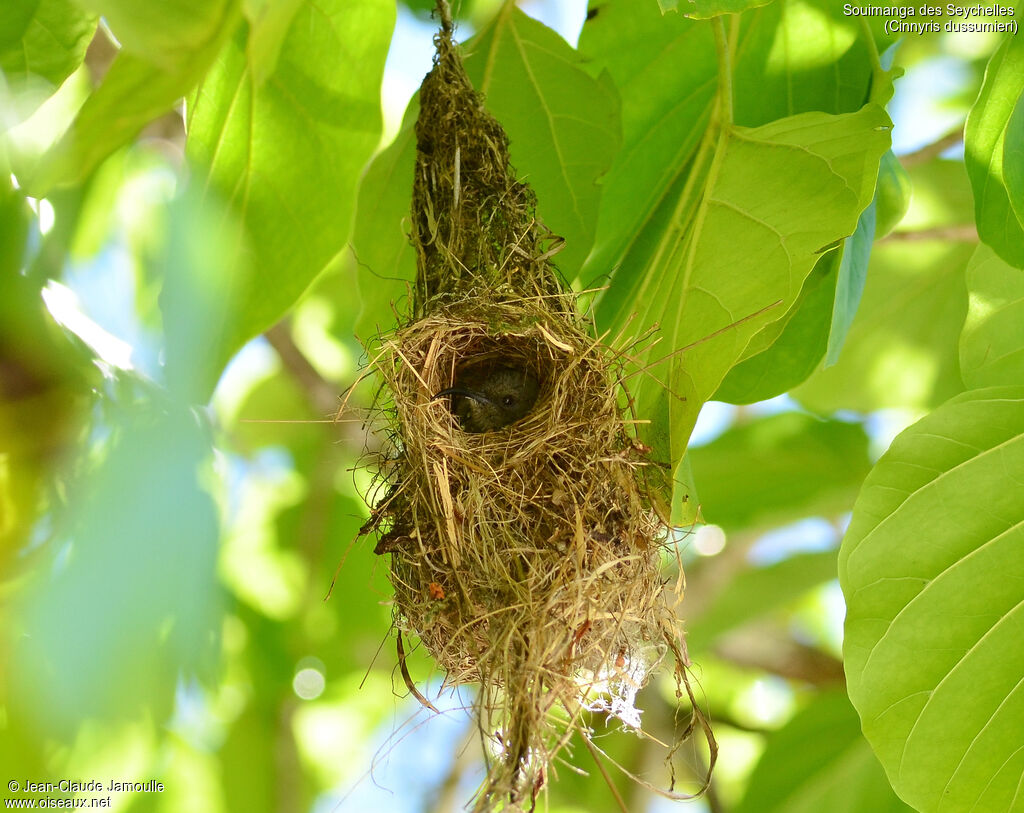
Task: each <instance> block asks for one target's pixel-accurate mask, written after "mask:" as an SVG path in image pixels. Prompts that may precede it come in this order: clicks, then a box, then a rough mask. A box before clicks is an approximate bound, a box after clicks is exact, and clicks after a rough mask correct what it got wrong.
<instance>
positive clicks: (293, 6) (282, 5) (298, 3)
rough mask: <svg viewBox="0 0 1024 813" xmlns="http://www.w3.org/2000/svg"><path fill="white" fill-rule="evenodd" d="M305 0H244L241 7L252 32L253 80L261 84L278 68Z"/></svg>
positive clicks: (251, 60) (249, 50) (250, 44)
mask: <svg viewBox="0 0 1024 813" xmlns="http://www.w3.org/2000/svg"><path fill="white" fill-rule="evenodd" d="M304 2H305V0H242V8H243V10H244V11H245V16H246V17H247V18H248V20H249V22H250V24H251V25H252V29H251V31H250V33H249V44H248V55H249V65H250V67H251V68H252V75H253V79H255V81H256V84H257V86H259V85H262V84H263V83H264V82H265V81H266V80H267V77H269V76H270V75H271V74H273V72H274V68H276V67H277V58H278V56H280V53H281V46H282V45H283V44H284V39H285V37H286V36H287V35H288V28H289V26H290V25H291V22H292V19H293V18H294V17H295V15H296V14H297V13H298V11H299V9H300V8H301V7H302V4H303V3H304Z"/></svg>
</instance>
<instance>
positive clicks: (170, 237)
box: [154, 189, 251, 403]
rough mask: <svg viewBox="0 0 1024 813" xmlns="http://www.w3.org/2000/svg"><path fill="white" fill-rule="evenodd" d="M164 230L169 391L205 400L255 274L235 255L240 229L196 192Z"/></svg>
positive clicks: (160, 266)
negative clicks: (241, 298)
mask: <svg viewBox="0 0 1024 813" xmlns="http://www.w3.org/2000/svg"><path fill="white" fill-rule="evenodd" d="M164 228H165V230H166V237H165V238H164V240H163V241H162V242H163V244H162V246H161V247H160V250H159V252H160V253H159V255H158V257H157V258H156V265H157V268H156V269H155V274H154V276H155V277H156V278H157V279H162V280H163V287H162V288H161V291H160V295H159V305H160V313H161V315H162V317H163V320H162V321H163V330H164V353H165V364H164V369H165V373H166V378H167V387H168V389H169V390H170V391H171V392H172V393H173V394H174V395H175V396H176V397H177V398H178V399H179V400H180V401H182V402H185V403H201V402H203V401H205V400H206V399H207V398H208V397H209V388H210V386H211V385H212V383H213V382H215V381H216V380H217V378H218V377H219V376H220V372H221V368H222V367H223V365H224V361H225V359H224V358H223V348H224V347H225V345H226V344H227V343H228V342H229V341H230V339H231V336H230V330H231V326H232V325H233V324H235V323H236V321H237V320H238V319H239V314H238V313H237V310H236V309H237V307H238V303H239V292H240V291H244V290H245V288H246V286H247V283H248V282H249V274H250V273H251V270H250V269H249V268H247V267H246V266H245V265H243V264H242V263H241V262H238V261H237V259H236V257H235V256H233V254H234V252H236V251H237V247H238V246H239V245H241V244H243V242H244V241H243V238H242V236H241V235H240V230H239V228H238V226H237V224H235V223H232V221H231V218H230V216H229V215H225V214H224V213H223V212H219V213H214V210H213V207H212V206H210V205H205V206H204V205H202V203H201V201H200V200H199V193H198V192H197V191H196V190H194V189H187V190H186V191H185V193H184V194H182V195H181V196H180V197H178V198H177V199H175V200H174V201H172V202H171V205H170V207H169V209H168V211H167V216H166V223H165V224H164Z"/></svg>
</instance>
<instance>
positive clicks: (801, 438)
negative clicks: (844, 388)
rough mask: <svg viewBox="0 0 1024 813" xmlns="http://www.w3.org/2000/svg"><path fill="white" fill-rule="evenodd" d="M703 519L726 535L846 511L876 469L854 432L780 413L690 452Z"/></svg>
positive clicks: (857, 431)
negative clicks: (871, 469)
mask: <svg viewBox="0 0 1024 813" xmlns="http://www.w3.org/2000/svg"><path fill="white" fill-rule="evenodd" d="M687 457H688V458H689V460H690V466H691V468H692V470H693V477H694V481H695V482H696V484H697V488H698V489H699V492H700V499H701V513H702V514H703V516H704V518H705V519H706V520H707V521H708V522H713V523H716V524H718V525H721V526H722V527H723V528H725V529H727V530H741V529H747V528H767V527H772V526H776V525H783V524H785V523H787V522H791V521H794V520H796V519H800V518H803V517H806V516H815V515H817V516H833V515H836V514H839V513H841V512H844V511H848V510H849V509H850V506H851V505H853V501H854V498H855V497H856V496H857V492H858V490H859V489H860V486H861V483H862V482H863V481H864V478H865V477H866V476H867V473H868V471H869V470H870V468H871V464H870V462H869V460H868V439H867V436H866V435H865V434H864V430H863V429H862V428H861V427H860V426H859V425H857V424H848V423H841V422H839V421H821V420H818V419H817V418H814V417H812V416H810V415H806V414H803V413H799V412H783V413H780V414H778V415H771V416H769V417H766V418H760V419H758V420H755V421H751V422H750V423H746V424H741V425H740V426H737V427H734V428H732V429H730V430H729V431H727V432H726V433H724V434H723V435H721V436H720V437H718V438H716V439H715V440H714V441H712V442H711V443H709V444H708V445H707V446H700V447H696V448H692V449H690V450H689V451H688V452H687Z"/></svg>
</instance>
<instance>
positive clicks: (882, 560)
mask: <svg viewBox="0 0 1024 813" xmlns="http://www.w3.org/2000/svg"><path fill="white" fill-rule="evenodd" d="M1021 472H1024V388H1021V387H1015V388H991V389H985V390H971V391H969V392H966V393H963V394H962V395H960V396H957V397H956V398H954V399H953V400H951V401H949V402H947V403H946V404H944V405H943V406H941V407H940V408H939V409H937V410H936V411H935V412H933V413H931V414H930V415H928V416H926V417H925V418H923V419H922V420H921V421H919V422H918V423H916V424H914V425H913V426H912V427H910V428H909V429H907V430H906V431H904V432H903V433H902V434H901V435H899V436H898V437H897V438H896V440H895V441H894V442H893V444H892V446H891V447H890V449H889V451H888V452H886V454H885V455H883V456H882V458H881V459H880V460H879V461H878V464H877V465H876V466H875V468H874V470H873V471H872V472H871V474H870V475H869V477H868V479H867V481H866V482H865V484H864V490H863V491H862V492H861V495H860V497H859V499H858V500H857V505H856V506H855V507H854V511H853V519H852V521H851V524H850V528H849V531H848V532H847V534H846V538H845V539H844V540H843V544H842V548H841V550H840V556H839V579H840V584H841V586H842V589H843V593H844V595H845V596H846V601H847V615H846V639H845V644H844V654H845V661H846V675H847V680H848V685H849V691H850V698H851V699H852V700H853V704H854V706H856V708H857V711H858V712H859V714H860V717H861V721H862V723H863V728H864V734H865V736H866V737H867V738H868V740H869V741H870V742H871V745H872V747H873V748H874V749H875V752H876V753H877V754H878V757H879V759H880V760H881V762H882V765H883V766H884V767H885V769H886V773H887V774H888V775H889V780H890V781H891V782H892V784H893V787H894V788H895V789H896V791H897V793H899V794H900V796H901V797H902V798H903V799H904V800H906V801H907V802H908V803H909V804H912V805H913V806H914V807H916V808H917V809H918V810H921V811H946V810H949V811H954V810H971V809H974V810H1014V809H1018V807H1019V788H1020V784H1021V781H1022V775H1024V752H1022V751H1021V748H1020V732H1021V730H1022V729H1024V693H1022V687H1024V682H1022V681H1021V675H1022V674H1024V648H1022V647H1021V646H1020V630H1021V626H1022V624H1024V558H1022V557H1021V555H1020V552H1021V549H1022V546H1024V477H1021Z"/></svg>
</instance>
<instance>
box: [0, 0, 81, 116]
mask: <svg viewBox="0 0 1024 813" xmlns="http://www.w3.org/2000/svg"><path fill="white" fill-rule="evenodd" d="M95 30H96V17H95V16H94V15H92V14H87V13H85V12H83V11H81V10H80V9H79V8H78V6H76V5H75V4H74V3H73V2H72V0H9V2H8V3H7V4H6V8H5V10H4V14H3V16H2V17H0V71H3V75H4V78H5V79H6V80H7V83H8V85H9V86H10V87H11V89H13V90H15V91H18V90H20V89H21V88H23V87H25V86H26V85H28V84H29V83H30V82H31V81H32V78H33V77H38V78H39V79H41V80H43V81H44V82H45V83H46V84H47V86H48V88H49V90H51V91H52V90H53V88H55V87H56V86H57V85H59V84H60V83H61V82H63V81H64V80H65V79H67V78H68V76H70V75H71V72H72V71H73V70H74V69H75V68H77V67H78V66H79V65H81V64H82V60H83V59H84V58H85V49H86V48H87V47H88V46H89V42H90V40H92V35H93V32H94V31H95ZM40 101H41V99H40Z"/></svg>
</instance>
